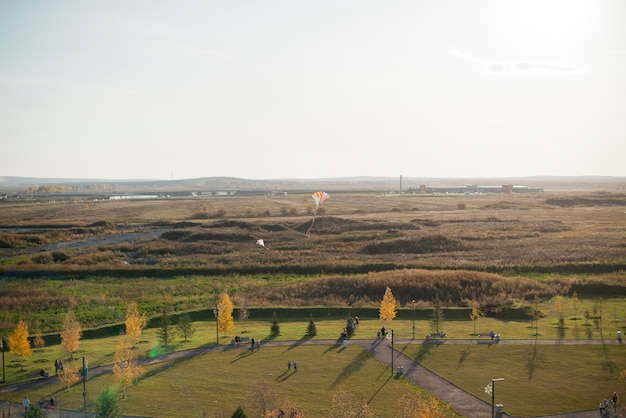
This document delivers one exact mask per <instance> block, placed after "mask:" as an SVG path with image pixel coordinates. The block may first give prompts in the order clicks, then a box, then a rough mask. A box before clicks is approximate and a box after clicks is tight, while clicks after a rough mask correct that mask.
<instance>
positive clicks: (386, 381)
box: [367, 376, 391, 403]
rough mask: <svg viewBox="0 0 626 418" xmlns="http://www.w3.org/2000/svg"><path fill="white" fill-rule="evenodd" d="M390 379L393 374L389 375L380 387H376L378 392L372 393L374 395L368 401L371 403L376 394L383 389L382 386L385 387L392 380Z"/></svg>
mask: <svg viewBox="0 0 626 418" xmlns="http://www.w3.org/2000/svg"><path fill="white" fill-rule="evenodd" d="M390 380H391V376H389V377H388V378H387V380H385V381H384V382H383V384H382V385H380V387H379V388H378V389H376V392H374V394H372V396H371V397H370V398H369V400H368V401H367V403H371V402H372V401H373V400H374V398H375V397H376V395H378V393H379V392H380V391H381V389H382V388H384V387H385V385H387V383H389V381H390Z"/></svg>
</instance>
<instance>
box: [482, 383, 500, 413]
mask: <svg viewBox="0 0 626 418" xmlns="http://www.w3.org/2000/svg"><path fill="white" fill-rule="evenodd" d="M502 380H504V379H503V378H498V379H491V383H490V384H488V385H487V387H486V388H485V392H486V393H487V394H490V395H491V418H495V416H496V410H495V401H496V382H500V381H502Z"/></svg>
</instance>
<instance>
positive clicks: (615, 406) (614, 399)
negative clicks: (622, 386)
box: [613, 392, 617, 412]
mask: <svg viewBox="0 0 626 418" xmlns="http://www.w3.org/2000/svg"><path fill="white" fill-rule="evenodd" d="M615 411H617V392H613V412H615Z"/></svg>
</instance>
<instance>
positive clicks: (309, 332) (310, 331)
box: [306, 315, 317, 337]
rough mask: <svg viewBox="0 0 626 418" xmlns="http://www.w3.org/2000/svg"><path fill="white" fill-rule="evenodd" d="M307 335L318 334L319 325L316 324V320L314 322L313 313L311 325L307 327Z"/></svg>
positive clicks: (313, 335)
mask: <svg viewBox="0 0 626 418" xmlns="http://www.w3.org/2000/svg"><path fill="white" fill-rule="evenodd" d="M306 335H307V337H315V336H316V335H317V327H316V326H315V322H313V315H311V319H309V325H307V327H306Z"/></svg>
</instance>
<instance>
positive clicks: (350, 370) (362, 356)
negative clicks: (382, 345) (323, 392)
mask: <svg viewBox="0 0 626 418" xmlns="http://www.w3.org/2000/svg"><path fill="white" fill-rule="evenodd" d="M371 358H372V356H371V354H370V353H369V352H367V351H363V350H362V351H361V352H360V353H359V354H358V355H357V356H356V357H355V358H354V359H353V360H352V361H351V362H350V364H348V365H347V366H346V367H344V368H343V370H342V371H341V373H339V375H338V376H337V378H336V379H335V381H334V382H333V383H332V384H331V385H330V387H332V388H335V387H337V386H339V385H340V384H341V383H342V382H343V381H344V380H346V379H348V378H349V377H350V376H351V375H352V374H354V373H356V372H357V371H358V370H360V369H361V368H362V367H363V366H364V365H365V362H367V361H368V360H370V359H371Z"/></svg>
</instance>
